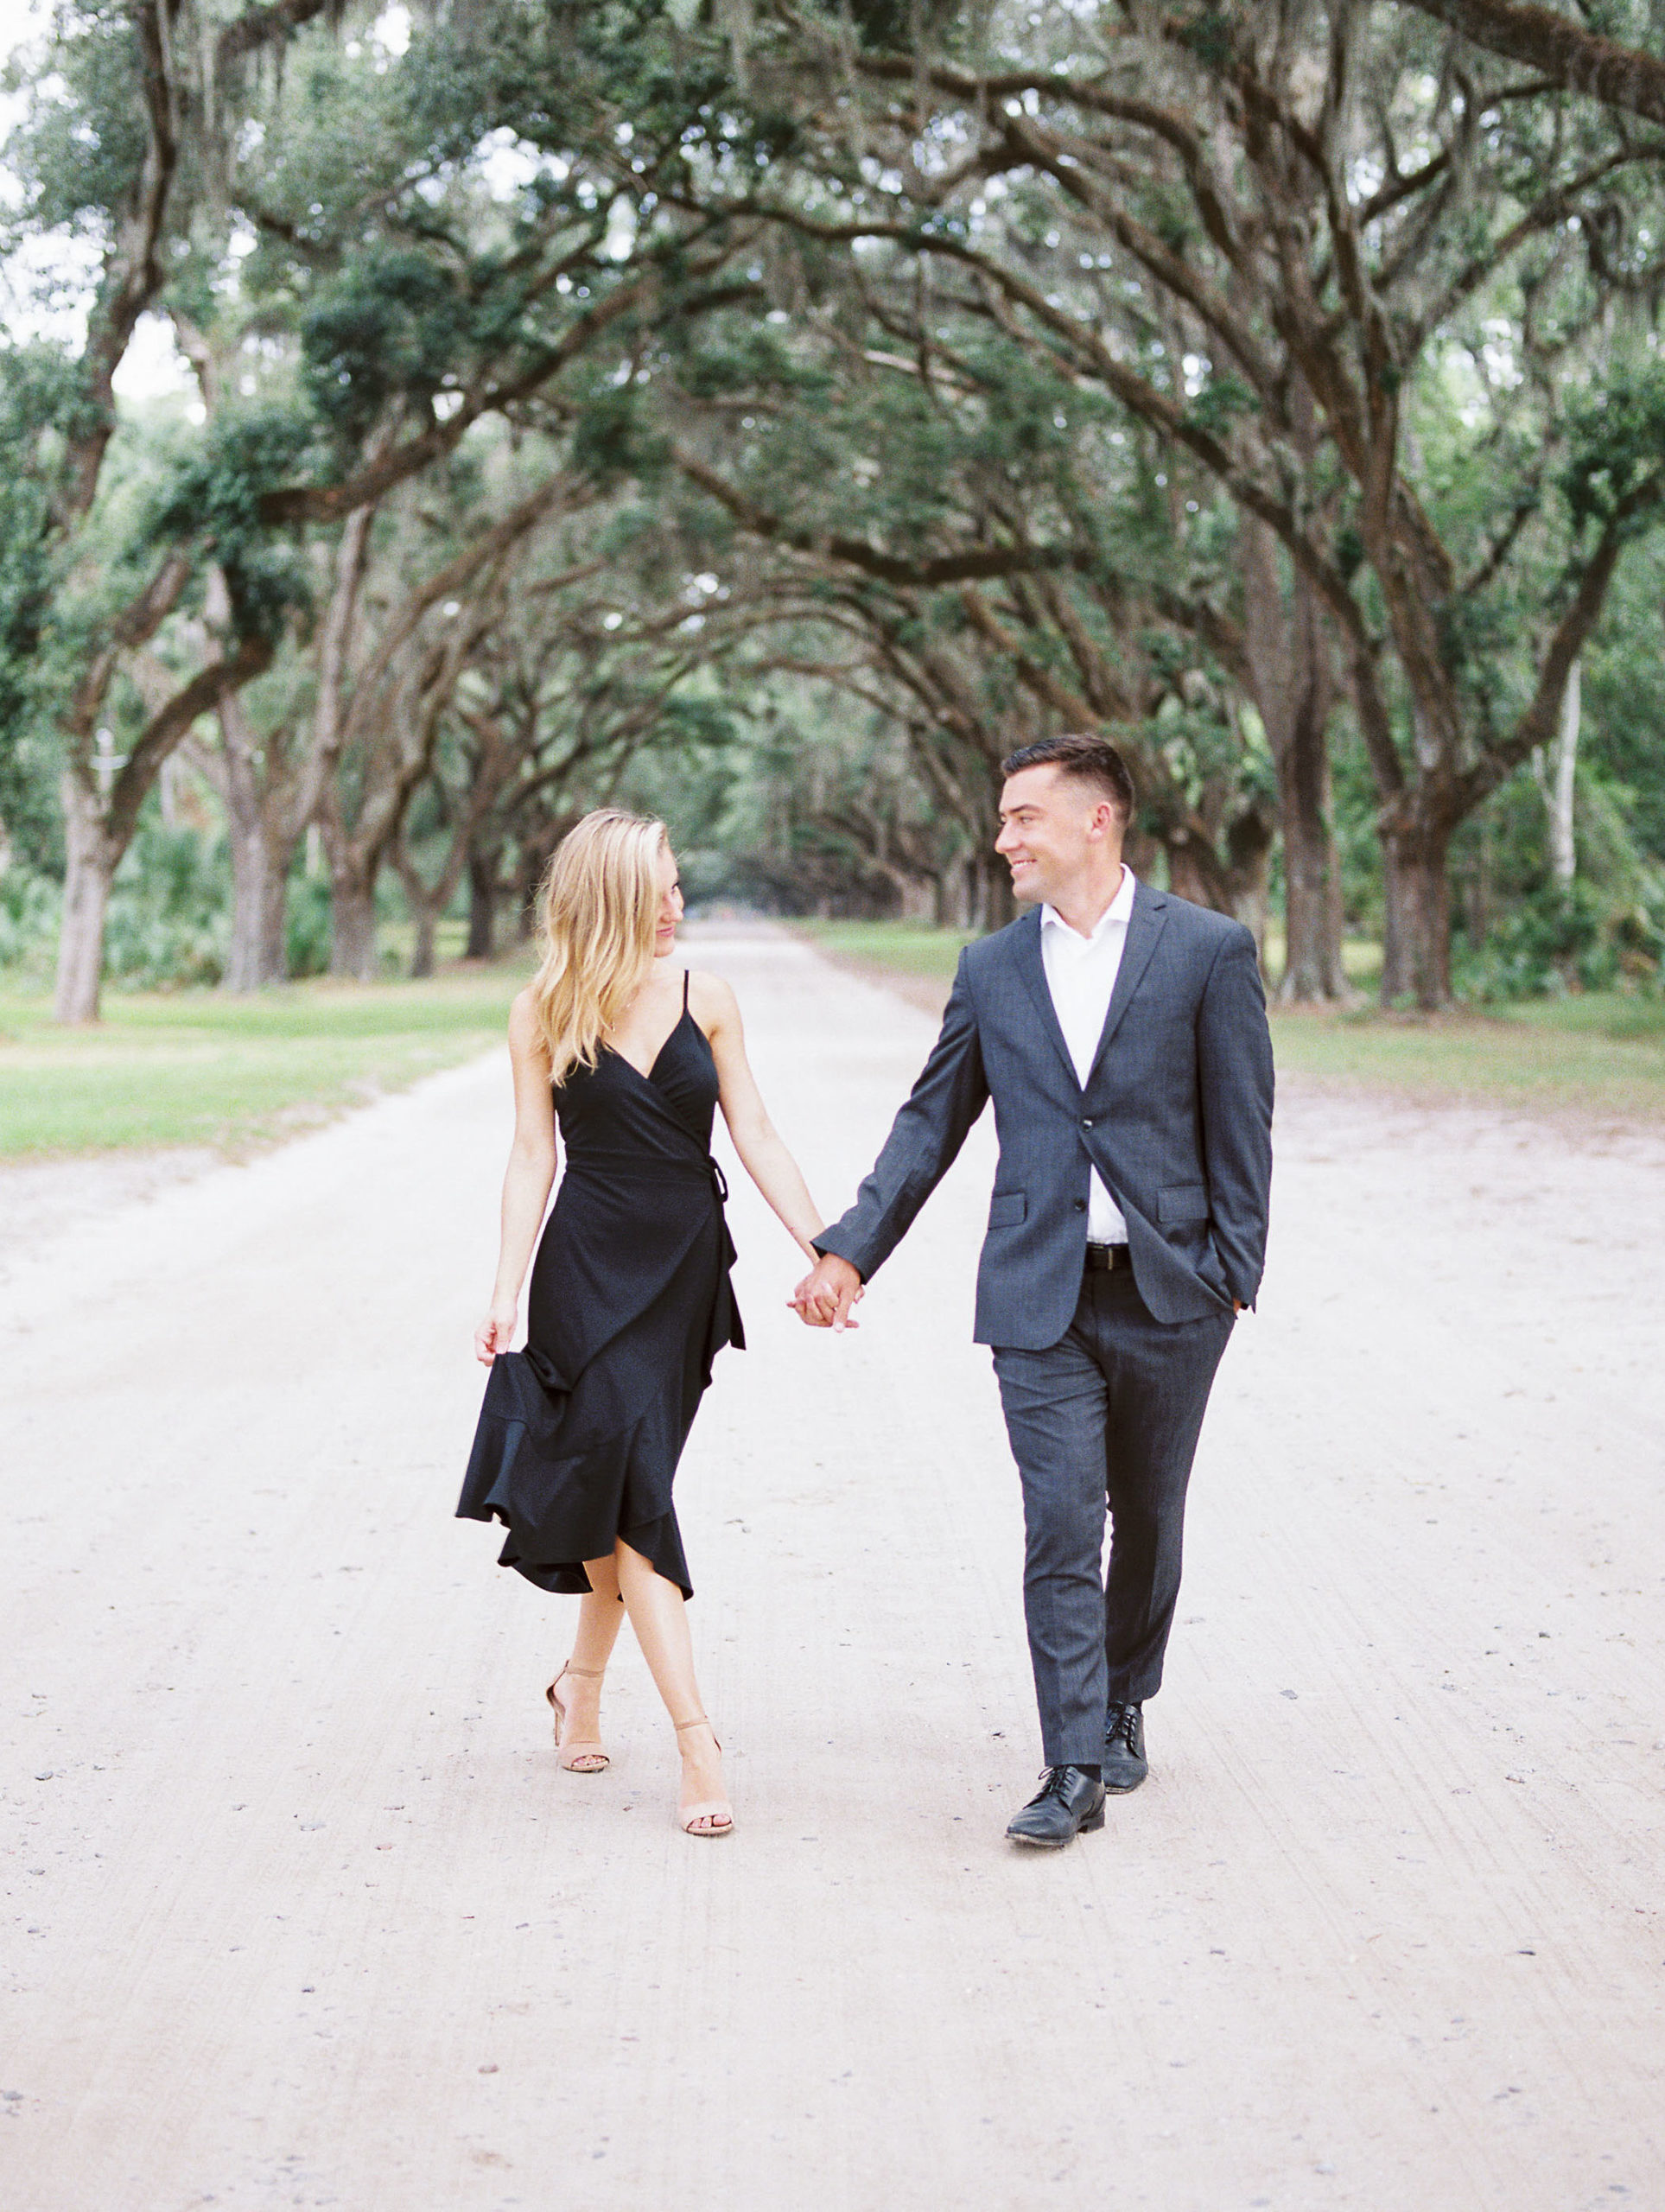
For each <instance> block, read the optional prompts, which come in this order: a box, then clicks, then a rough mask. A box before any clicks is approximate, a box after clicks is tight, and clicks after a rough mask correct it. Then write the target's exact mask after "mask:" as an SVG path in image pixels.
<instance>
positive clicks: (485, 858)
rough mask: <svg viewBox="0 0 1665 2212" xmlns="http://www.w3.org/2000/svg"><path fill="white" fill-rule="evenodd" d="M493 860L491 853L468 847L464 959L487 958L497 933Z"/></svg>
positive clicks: (495, 862) (494, 861) (495, 860)
mask: <svg viewBox="0 0 1665 2212" xmlns="http://www.w3.org/2000/svg"><path fill="white" fill-rule="evenodd" d="M497 863H498V855H496V854H495V853H488V852H482V851H481V849H480V847H479V846H478V845H471V846H470V847H469V849H468V941H467V944H466V945H465V946H464V948H463V957H464V958H465V959H467V960H489V959H490V958H491V957H492V955H493V951H494V950H495V949H496V948H495V944H494V942H493V940H494V939H495V938H496V935H497Z"/></svg>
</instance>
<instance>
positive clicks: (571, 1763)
mask: <svg viewBox="0 0 1665 2212" xmlns="http://www.w3.org/2000/svg"><path fill="white" fill-rule="evenodd" d="M568 1675H583V1676H584V1677H585V1678H586V1679H587V1680H588V1681H593V1682H599V1681H601V1669H600V1668H599V1667H575V1666H574V1665H573V1663H572V1662H571V1660H570V1659H569V1660H568V1662H567V1663H566V1665H565V1666H564V1667H563V1668H562V1669H561V1672H560V1673H559V1674H558V1675H556V1678H555V1680H554V1681H552V1682H551V1683H550V1686H549V1688H548V1689H546V1690H545V1691H544V1693H543V1694H544V1696H545V1697H546V1698H548V1700H549V1701H550V1704H551V1705H552V1706H553V1707H554V1708H555V1750H556V1758H558V1759H559V1761H560V1763H561V1764H562V1767H563V1768H564V1769H565V1770H566V1772H567V1773H569V1774H605V1773H606V1772H607V1769H608V1768H609V1767H610V1766H611V1765H612V1764H613V1761H612V1760H611V1759H610V1758H608V1757H607V1752H606V1751H604V1750H603V1749H602V1747H601V1743H600V1742H599V1741H598V1740H594V1739H593V1740H591V1741H590V1742H588V1743H585V1742H584V1741H583V1740H582V1739H580V1740H579V1741H578V1742H577V1743H575V1744H563V1743H562V1740H561V1732H562V1729H563V1728H564V1727H565V1726H566V1725H567V1708H566V1707H565V1705H564V1704H563V1703H562V1700H561V1699H560V1698H558V1697H557V1696H556V1690H557V1689H558V1688H560V1686H561V1684H562V1681H565V1679H566V1677H567V1676H568Z"/></svg>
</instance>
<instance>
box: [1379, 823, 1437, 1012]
mask: <svg viewBox="0 0 1665 2212" xmlns="http://www.w3.org/2000/svg"><path fill="white" fill-rule="evenodd" d="M1450 847H1451V826H1450V824H1448V823H1439V822H1430V821H1428V820H1427V819H1425V818H1422V817H1411V818H1410V819H1408V820H1406V821H1402V822H1396V823H1384V825H1383V827H1382V893H1383V904H1384V909H1385V927H1384V930H1383V935H1382V1003H1383V1004H1384V1005H1386V1006H1395V1005H1399V1004H1401V1003H1402V1002H1403V1001H1405V1000H1407V999H1409V1000H1411V1001H1414V1003H1415V1004H1416V1005H1417V1006H1418V1007H1421V1008H1422V1009H1423V1011H1424V1012H1427V1013H1432V1012H1433V1011H1434V1010H1435V1009H1436V1008H1438V1007H1443V1006H1448V1005H1449V1004H1450V1002H1451V891H1450V887H1449V885H1448V884H1447V882H1446V859H1447V855H1448V854H1449V851H1450Z"/></svg>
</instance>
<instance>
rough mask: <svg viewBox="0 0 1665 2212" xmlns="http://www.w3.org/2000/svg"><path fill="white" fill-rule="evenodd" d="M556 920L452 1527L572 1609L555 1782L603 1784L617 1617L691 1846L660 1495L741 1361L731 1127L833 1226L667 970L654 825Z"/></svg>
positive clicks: (584, 836)
mask: <svg viewBox="0 0 1665 2212" xmlns="http://www.w3.org/2000/svg"><path fill="white" fill-rule="evenodd" d="M682 911H683V899H682V892H681V890H680V888H679V887H678V885H677V863H676V861H675V859H674V857H673V856H672V854H671V851H670V843H669V842H668V840H667V838H666V836H665V831H664V824H663V823H658V822H651V821H646V820H644V819H643V818H642V817H640V816H639V815H633V814H624V813H620V812H619V811H618V810H616V809H613V808H610V807H608V808H602V809H601V810H599V811H598V812H596V813H594V814H588V815H586V816H585V817H584V818H583V820H582V821H581V822H580V823H578V825H577V827H576V828H575V829H573V830H572V831H570V832H569V835H568V836H566V837H565V838H563V839H562V842H561V844H560V846H559V848H558V849H557V850H556V855H555V857H554V859H553V860H552V861H550V868H549V873H548V874H547V876H546V877H545V879H544V885H543V965H542V966H541V967H540V969H538V972H537V976H536V977H535V978H534V980H533V981H532V982H531V984H529V985H528V987H527V988H526V989H524V991H522V992H521V994H520V995H519V996H518V998H517V999H516V1000H515V1002H514V1005H513V1007H512V1010H511V1013H510V1016H509V1051H510V1057H511V1058H512V1062H513V1065H514V1086H515V1135H514V1142H513V1145H512V1147H511V1150H510V1154H509V1167H508V1173H507V1174H506V1175H505V1179H504V1184H503V1235H502V1244H501V1248H500V1251H499V1258H498V1268H497V1283H496V1287H495V1288H494V1289H493V1293H492V1303H491V1307H490V1310H489V1311H488V1313H486V1319H484V1320H483V1321H482V1322H481V1323H480V1326H479V1328H478V1329H477V1330H476V1331H475V1332H474V1349H475V1351H476V1353H477V1354H478V1356H479V1357H480V1359H481V1360H483V1361H484V1362H486V1364H488V1365H489V1366H490V1367H491V1370H492V1375H491V1380H490V1381H489V1382H488V1383H487V1384H486V1402H485V1405H484V1407H483V1408H482V1410H481V1413H480V1427H479V1431H478V1433H477V1434H476V1436H475V1439H474V1449H473V1457H472V1458H471V1459H470V1461H469V1465H468V1472H467V1478H466V1479H465V1481H464V1484H463V1490H462V1501H461V1504H460V1505H459V1506H458V1508H457V1510H458V1513H459V1514H460V1515H461V1516H467V1518H469V1519H471V1520H475V1521H487V1520H490V1519H492V1518H493V1516H495V1517H496V1518H497V1519H498V1520H499V1521H502V1522H505V1524H506V1525H507V1527H508V1530H509V1537H508V1541H507V1542H506V1543H505V1545H504V1547H503V1553H502V1558H501V1560H500V1564H501V1565H503V1566H505V1567H518V1569H519V1571H520V1573H522V1574H524V1576H525V1577H526V1578H527V1580H529V1581H532V1582H535V1583H537V1585H538V1586H539V1587H540V1588H541V1589H544V1590H553V1591H574V1592H581V1594H582V1599H583V1602H582V1604H581V1605H580V1606H579V1609H578V1634H577V1637H576V1638H575V1642H574V1644H573V1649H572V1656H571V1657H570V1658H569V1660H568V1661H567V1663H566V1664H565V1666H564V1667H562V1669H561V1672H560V1673H559V1674H558V1675H556V1678H555V1680H554V1681H552V1682H551V1683H550V1687H549V1688H548V1690H547V1691H546V1693H545V1694H546V1696H547V1697H548V1699H549V1701H550V1705H551V1706H552V1707H554V1709H555V1724H556V1749H557V1751H558V1753H559V1756H560V1760H561V1764H562V1766H563V1767H564V1768H566V1769H567V1770H569V1772H571V1773H575V1774H599V1773H601V1771H602V1770H604V1769H605V1767H606V1766H607V1764H608V1761H607V1752H606V1751H604V1750H603V1749H602V1747H601V1735H600V1712H601V1677H602V1675H604V1674H605V1672H606V1671H607V1660H608V1658H609V1656H611V1653H612V1650H613V1639H614V1638H615V1637H616V1636H617V1635H618V1633H619V1624H620V1618H621V1612H620V1599H622V1600H623V1611H624V1612H625V1613H628V1614H629V1616H630V1624H631V1626H632V1628H633V1629H634V1630H635V1631H636V1638H637V1641H638V1643H639V1644H640V1645H641V1648H642V1651H643V1654H644V1656H645V1658H646V1660H647V1663H648V1667H649V1669H650V1670H651V1673H652V1675H653V1680H654V1681H655V1683H656V1684H657V1686H658V1692H659V1694H660V1696H661V1697H662V1698H663V1699H664V1702H665V1706H666V1708H667V1710H668V1711H669V1713H670V1719H671V1721H672V1724H673V1726H674V1727H675V1729H676V1732H677V1745H678V1748H679V1749H680V1751H681V1753H682V1789H681V1794H680V1796H679V1800H678V1808H677V1809H678V1816H679V1818H680V1820H681V1821H682V1825H683V1827H684V1829H686V1831H687V1832H688V1834H690V1835H699V1836H713V1835H727V1834H728V1832H729V1830H730V1829H731V1828H732V1827H733V1826H734V1814H733V1812H732V1810H731V1809H730V1807H729V1804H728V1799H727V1797H726V1796H724V1794H723V1788H722V1767H721V1758H720V1752H721V1746H720V1745H719V1744H718V1742H717V1739H716V1737H715V1734H714V1733H713V1732H712V1729H711V1724H710V1722H709V1720H708V1719H706V1717H705V1712H704V1708H703V1707H702V1704H701V1701H700V1694H699V1689H698V1687H697V1685H696V1681H695V1679H694V1658H693V1650H692V1647H691V1645H690V1641H689V1635H688V1622H687V1616H686V1611H685V1601H686V1599H689V1598H690V1597H691V1596H692V1594H693V1586H692V1585H691V1583H690V1580H689V1578H688V1568H687V1565H686V1563H685V1561H684V1560H683V1548H682V1538H681V1535H680V1534H679V1532H678V1530H677V1515H676V1510H675V1508H674V1506H673V1505H672V1503H671V1497H670V1485H671V1478H672V1476H673V1475H674V1474H675V1472H676V1468H677V1459H678V1458H679V1457H680V1455H681V1452H682V1448H683V1444H684V1443H685V1442H686V1440H687V1437H688V1432H689V1429H690V1427H691V1425H692V1423H693V1419H694V1415H695V1414H696V1411H697V1410H698V1408H699V1402H700V1398H701V1396H702V1393H703V1392H704V1389H705V1387H706V1384H707V1383H709V1381H710V1379H711V1363H712V1361H713V1359H714V1357H715V1355H716V1352H717V1351H718V1350H719V1349H720V1348H721V1346H722V1345H723V1344H734V1345H736V1346H740V1345H742V1344H744V1342H745V1338H744V1337H743V1335H742V1333H741V1330H740V1313H739V1310H738V1309H737V1307H736V1306H735V1304H734V1294H733V1292H732V1289H731V1287H730V1285H729V1280H728V1270H729V1268H730V1266H731V1265H732V1263H733V1261H734V1246H733V1244H732V1243H730V1241H729V1237H728V1224H727V1223H726V1221H725V1219H724V1217H723V1211H722V1202H723V1200H724V1198H726V1197H727V1195H728V1192H727V1190H726V1188H725V1186H724V1184H723V1179H722V1173H721V1169H720V1168H719V1167H718V1166H717V1164H716V1162H715V1160H713V1159H712V1157H711V1153H710V1145H711V1123H712V1114H713V1109H715V1107H716V1106H718V1105H719V1104H720V1105H721V1108H722V1112H723V1119H724V1120H725V1121H726V1122H727V1123H728V1133H729V1135H730V1136H732V1138H733V1139H734V1149H735V1151H736V1152H737V1153H738V1154H740V1159H741V1160H742V1161H743V1162H744V1163H745V1166H746V1169H747V1173H749V1174H750V1176H751V1178H752V1179H753V1182H754V1183H755V1184H756V1185H757V1186H758V1188H759V1191H761V1192H762V1193H763V1195H764V1197H765V1198H766V1199H767V1200H768V1202H769V1204H770V1205H772V1207H773V1208H774V1210H775V1211H776V1213H778V1215H779V1217H780V1218H781V1220H782V1221H783V1222H785V1224H786V1227H787V1228H788V1229H789V1230H791V1233H792V1235H793V1236H795V1237H796V1238H797V1239H798V1243H799V1244H800V1245H801V1246H802V1247H803V1249H804V1251H805V1252H807V1253H809V1254H810V1258H811V1259H812V1260H813V1258H814V1256H815V1255H814V1251H813V1249H812V1247H811V1245H810V1238H811V1237H812V1236H816V1235H817V1233H818V1232H819V1230H821V1228H822V1225H823V1224H822V1220H821V1217H820V1215H819V1214H818V1213H817V1211H816V1210H815V1205H814V1202H813V1201H812V1200H811V1198H810V1194H809V1192H808V1191H807V1190H806V1189H805V1188H804V1178H803V1177H802V1176H801V1175H800V1174H799V1173H798V1167H797V1165H796V1163H795V1162H794V1161H793V1160H792V1157H791V1154H790V1153H789V1152H788V1151H787V1149H786V1147H785V1145H784V1144H783V1143H782V1142H781V1141H780V1139H779V1138H778V1136H777V1135H776V1134H775V1132H774V1130H773V1128H772V1127H771V1126H770V1122H769V1117H768V1116H767V1115H766V1113H765V1111H764V1109H763V1101H762V1099H761V1098H760V1097H759V1095H758V1088H757V1084H756V1083H755V1082H754V1081H753V1077H752V1071H751V1069H750V1067H749V1066H748V1065H747V1059H746V1046H745V1043H744V1039H743V1037H742V1034H741V1030H740V1008H739V1007H738V1006H737V1005H736V1003H735V1001H734V993H733V991H732V990H730V988H728V984H727V983H725V982H721V980H720V979H719V978H718V977H716V976H704V975H690V973H689V972H688V971H687V970H686V969H682V968H679V967H677V966H675V965H674V964H673V963H672V962H671V959H670V955H671V953H672V951H673V950H675V947H676V942H677V923H678V922H679V921H680V920H681V918H682ZM551 1088H553V1091H554V1111H553V1113H552V1112H551V1110H550V1091H551ZM557 1119H558V1120H559V1122H560V1125H561V1134H562V1140H563V1141H564V1143H565V1145H566V1152H567V1166H566V1173H565V1175H564V1176H563V1178H562V1184H561V1189H560V1192H559V1194H558V1195H557V1197H556V1202H555V1205H554V1208H553V1210H552V1211H551V1212H550V1219H549V1226H548V1227H547V1228H546V1229H545V1230H544V1232H543V1242H542V1243H541V1244H539V1246H538V1249H537V1263H536V1265H535V1266H534V1267H533V1269H532V1280H531V1297H530V1299H529V1300H528V1306H527V1343H526V1348H525V1350H524V1352H512V1351H510V1349H509V1347H510V1344H511V1343H512V1340H513V1337H514V1332H515V1319H516V1314H517V1310H518V1303H519V1296H520V1286H521V1283H522V1281H524V1277H525V1273H526V1262H527V1261H528V1259H529V1258H530V1257H531V1250H532V1244H533V1242H534V1240H535V1239H536V1237H537V1228H538V1224H539V1222H540V1221H542V1219H543V1208H544V1205H545V1204H546V1202H547V1201H548V1198H549V1195H550V1185H551V1183H552V1182H553V1181H554V1179H555V1165H556V1149H555V1123H556V1120H557Z"/></svg>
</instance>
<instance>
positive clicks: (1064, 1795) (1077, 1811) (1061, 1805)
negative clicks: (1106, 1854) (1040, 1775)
mask: <svg viewBox="0 0 1665 2212" xmlns="http://www.w3.org/2000/svg"><path fill="white" fill-rule="evenodd" d="M1103 1825H1104V1785H1103V1783H1102V1782H1095V1781H1094V1780H1093V1778H1092V1777H1091V1776H1090V1774H1084V1773H1083V1772H1082V1771H1081V1769H1080V1768H1079V1767H1078V1766H1052V1767H1048V1768H1047V1770H1046V1779H1045V1782H1044V1783H1042V1784H1041V1789H1040V1795H1039V1796H1038V1797H1032V1798H1031V1799H1030V1800H1029V1802H1028V1803H1027V1804H1026V1806H1025V1807H1024V1808H1023V1810H1022V1811H1021V1812H1020V1813H1019V1814H1017V1815H1015V1816H1014V1819H1013V1821H1012V1822H1011V1824H1010V1826H1009V1827H1007V1831H1006V1833H1007V1836H1008V1837H1009V1838H1010V1839H1011V1840H1012V1841H1013V1842H1014V1843H1033V1844H1035V1845H1037V1846H1039V1848H1040V1849H1041V1850H1042V1851H1062V1850H1063V1848H1064V1845H1065V1844H1066V1843H1073V1842H1074V1841H1075V1840H1076V1838H1077V1836H1078V1835H1080V1834H1084V1832H1088V1831H1090V1830H1091V1829H1093V1828H1102V1827H1103Z"/></svg>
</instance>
